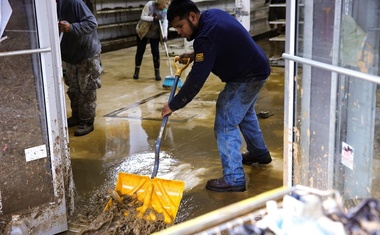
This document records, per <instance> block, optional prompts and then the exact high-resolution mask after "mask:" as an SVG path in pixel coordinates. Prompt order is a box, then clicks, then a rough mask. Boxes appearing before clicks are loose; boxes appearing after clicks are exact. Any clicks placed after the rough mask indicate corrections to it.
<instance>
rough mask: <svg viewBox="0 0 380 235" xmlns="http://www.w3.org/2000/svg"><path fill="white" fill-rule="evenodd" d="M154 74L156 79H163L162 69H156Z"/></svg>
mask: <svg viewBox="0 0 380 235" xmlns="http://www.w3.org/2000/svg"><path fill="white" fill-rule="evenodd" d="M154 76H155V78H156V81H161V76H160V70H159V69H154Z"/></svg>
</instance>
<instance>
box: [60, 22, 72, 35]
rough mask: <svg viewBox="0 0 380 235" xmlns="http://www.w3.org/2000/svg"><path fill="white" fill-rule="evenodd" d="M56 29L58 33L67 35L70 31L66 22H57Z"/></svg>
mask: <svg viewBox="0 0 380 235" xmlns="http://www.w3.org/2000/svg"><path fill="white" fill-rule="evenodd" d="M58 27H59V31H60V32H64V33H67V32H69V31H70V23H69V22H67V21H59V23H58Z"/></svg>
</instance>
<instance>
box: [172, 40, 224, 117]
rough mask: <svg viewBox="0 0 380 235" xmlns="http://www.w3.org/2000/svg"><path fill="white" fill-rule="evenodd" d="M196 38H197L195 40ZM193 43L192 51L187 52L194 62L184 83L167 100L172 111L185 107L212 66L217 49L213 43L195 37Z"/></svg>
mask: <svg viewBox="0 0 380 235" xmlns="http://www.w3.org/2000/svg"><path fill="white" fill-rule="evenodd" d="M197 40H199V41H198V42H197ZM197 40H196V41H195V42H194V43H197V44H198V45H195V44H194V49H195V51H194V53H189V54H188V55H189V56H190V57H187V58H193V59H194V64H193V66H192V68H191V71H190V73H189V75H188V76H187V78H186V81H185V83H184V84H183V86H182V88H181V89H180V90H179V91H178V93H177V94H176V95H175V96H174V98H173V99H172V100H171V101H170V102H169V105H168V107H169V109H170V110H171V111H172V112H174V111H176V110H178V109H181V108H183V107H185V106H186V105H187V104H188V103H189V102H190V101H192V100H193V99H194V97H195V96H196V95H197V94H198V93H199V91H200V90H201V88H202V87H203V85H204V83H205V82H206V80H207V78H208V76H209V75H210V72H211V71H212V69H213V67H214V63H215V60H216V55H217V50H216V47H215V45H214V43H212V42H210V41H209V40H208V39H197Z"/></svg>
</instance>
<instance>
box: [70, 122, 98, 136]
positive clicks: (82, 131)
mask: <svg viewBox="0 0 380 235" xmlns="http://www.w3.org/2000/svg"><path fill="white" fill-rule="evenodd" d="M93 130H94V124H89V123H80V124H79V126H78V128H77V129H76V130H75V132H74V136H82V135H87V134H88V133H90V132H91V131H93Z"/></svg>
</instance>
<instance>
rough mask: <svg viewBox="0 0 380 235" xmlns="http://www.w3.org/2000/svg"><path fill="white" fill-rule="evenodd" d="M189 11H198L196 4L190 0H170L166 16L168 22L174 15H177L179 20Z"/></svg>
mask: <svg viewBox="0 0 380 235" xmlns="http://www.w3.org/2000/svg"><path fill="white" fill-rule="evenodd" d="M190 12H195V13H199V12H200V11H199V9H198V7H197V5H195V3H194V2H193V1H191V0H172V1H171V3H170V5H169V8H168V14H167V18H168V21H169V22H172V21H173V19H174V18H175V17H177V16H178V17H179V19H180V20H182V19H184V18H186V17H187V16H188V15H189V13H190Z"/></svg>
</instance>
